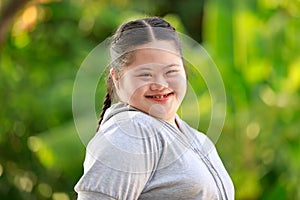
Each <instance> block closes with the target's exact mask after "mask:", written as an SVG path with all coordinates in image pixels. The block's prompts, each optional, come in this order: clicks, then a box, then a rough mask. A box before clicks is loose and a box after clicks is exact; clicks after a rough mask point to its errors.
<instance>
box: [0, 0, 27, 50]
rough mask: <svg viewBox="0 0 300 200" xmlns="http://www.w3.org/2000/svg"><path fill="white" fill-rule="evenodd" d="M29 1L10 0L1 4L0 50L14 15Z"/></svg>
mask: <svg viewBox="0 0 300 200" xmlns="http://www.w3.org/2000/svg"><path fill="white" fill-rule="evenodd" d="M29 1H30V0H10V1H8V2H7V3H6V4H5V5H2V7H1V12H0V51H1V49H2V45H3V43H4V41H5V39H6V37H7V34H8V32H9V29H10V27H11V25H12V23H13V19H14V17H15V16H16V15H17V13H18V12H19V11H20V10H21V9H22V8H24V7H25V5H26V4H27V3H28V2H29Z"/></svg>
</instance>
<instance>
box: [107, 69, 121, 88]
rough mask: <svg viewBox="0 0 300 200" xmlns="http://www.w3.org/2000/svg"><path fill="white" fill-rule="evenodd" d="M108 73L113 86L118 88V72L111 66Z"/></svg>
mask: <svg viewBox="0 0 300 200" xmlns="http://www.w3.org/2000/svg"><path fill="white" fill-rule="evenodd" d="M109 74H110V76H111V77H112V80H113V82H114V85H115V88H116V89H119V76H118V74H117V73H116V72H115V70H114V69H113V68H111V69H110V70H109Z"/></svg>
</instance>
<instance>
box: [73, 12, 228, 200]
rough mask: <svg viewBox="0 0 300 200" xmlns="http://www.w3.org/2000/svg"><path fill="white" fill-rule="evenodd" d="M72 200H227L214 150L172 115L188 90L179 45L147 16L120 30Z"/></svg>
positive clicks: (173, 33) (166, 26)
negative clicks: (75, 195)
mask: <svg viewBox="0 0 300 200" xmlns="http://www.w3.org/2000/svg"><path fill="white" fill-rule="evenodd" d="M110 54H111V65H110V73H109V75H108V79H107V94H106V97H105V101H104V105H103V109H102V113H101V115H100V120H99V126H98V131H97V134H96V135H95V136H94V138H93V139H92V140H91V141H90V142H89V144H88V147H87V152H86V158H85V162H84V174H83V176H82V177H81V179H80V180H79V182H78V183H77V185H76V186H75V191H76V192H77V193H78V199H79V200H88V199H89V200H92V199H93V200H96V199H104V200H113V199H124V200H125V199H126V200H135V199H145V200H148V199H149V200H150V199H170V200H176V199H182V200H184V199H186V200H199V199H234V187H233V184H232V181H231V179H230V177H229V175H228V173H227V172H226V170H225V168H224V166H223V164H222V162H221V160H220V158H219V156H218V154H217V152H216V150H215V147H214V145H213V143H212V142H211V141H210V140H209V139H208V138H207V137H206V136H205V135H204V134H203V133H200V132H198V131H197V130H195V129H193V128H191V127H190V126H189V125H188V124H186V123H185V122H184V121H182V120H181V119H180V118H179V116H178V115H177V114H176V112H177V110H178V108H179V106H180V104H181V102H182V100H183V98H184V96H185V93H186V88H187V79H186V72H185V69H184V64H183V55H182V51H181V46H180V42H179V38H178V36H177V33H176V31H175V29H174V28H173V27H172V26H171V25H170V24H169V23H168V22H166V21H165V20H163V19H161V18H158V17H150V18H144V19H139V20H135V21H130V22H128V23H125V24H123V25H121V26H120V27H119V29H118V30H117V31H116V33H115V35H114V36H113V37H112V41H111V45H110Z"/></svg>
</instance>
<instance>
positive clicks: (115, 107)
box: [101, 102, 138, 125]
mask: <svg viewBox="0 0 300 200" xmlns="http://www.w3.org/2000/svg"><path fill="white" fill-rule="evenodd" d="M126 111H138V110H137V109H135V108H133V107H132V106H130V105H129V104H126V103H122V102H118V103H115V104H112V106H111V107H109V108H108V109H107V110H106V111H105V114H104V116H103V120H102V123H101V125H102V124H104V123H105V122H107V121H108V120H109V119H110V118H112V117H113V116H115V115H116V114H118V113H122V112H126Z"/></svg>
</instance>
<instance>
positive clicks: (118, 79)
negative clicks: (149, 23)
mask: <svg viewBox="0 0 300 200" xmlns="http://www.w3.org/2000/svg"><path fill="white" fill-rule="evenodd" d="M133 57H134V59H133V62H132V63H131V64H130V65H128V66H126V67H124V69H123V70H122V72H121V74H116V73H115V72H114V70H111V75H112V77H113V80H114V84H115V88H116V90H117V94H118V96H119V98H120V100H121V101H122V102H125V103H128V104H129V105H131V106H133V107H135V108H137V109H139V110H142V111H144V112H146V113H149V114H150V115H152V116H154V117H157V118H160V119H163V120H166V121H168V122H170V123H175V115H176V112H177V110H178V107H179V105H180V104H181V102H182V100H183V98H184V96H185V93H186V87H187V85H186V83H187V81H186V74H185V70H184V67H183V62H182V59H181V57H180V55H179V53H178V52H176V53H175V50H174V48H173V47H172V45H171V43H170V42H166V41H158V42H152V43H150V44H147V45H143V46H140V47H139V49H138V50H135V51H134V52H133Z"/></svg>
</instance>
